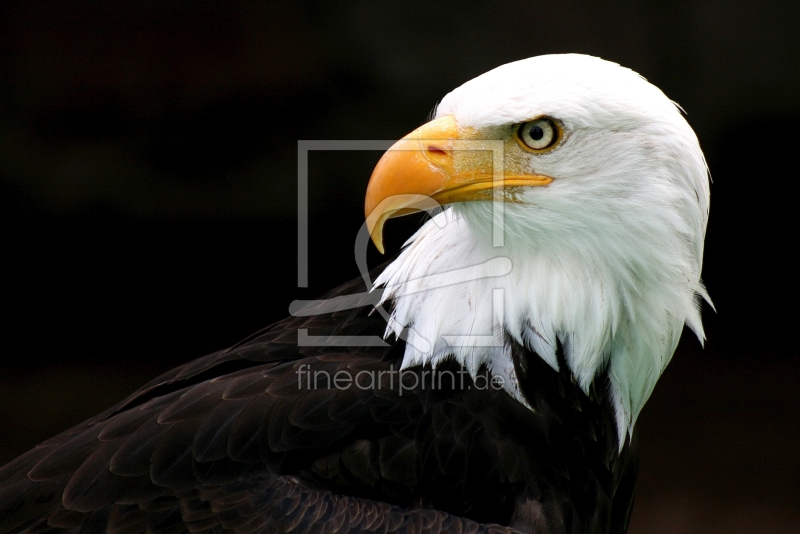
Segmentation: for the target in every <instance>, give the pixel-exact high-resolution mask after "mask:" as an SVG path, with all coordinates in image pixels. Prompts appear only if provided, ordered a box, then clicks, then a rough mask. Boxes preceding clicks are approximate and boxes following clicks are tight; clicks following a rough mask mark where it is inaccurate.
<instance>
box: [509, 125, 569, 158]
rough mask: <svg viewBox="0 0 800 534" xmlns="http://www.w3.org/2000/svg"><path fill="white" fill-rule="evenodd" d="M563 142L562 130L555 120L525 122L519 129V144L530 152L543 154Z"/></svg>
mask: <svg viewBox="0 0 800 534" xmlns="http://www.w3.org/2000/svg"><path fill="white" fill-rule="evenodd" d="M560 140H561V129H560V127H559V126H558V124H557V123H556V121H554V120H553V119H551V118H549V117H539V118H538V119H533V120H532V121H528V122H523V123H522V124H520V125H519V128H518V129H517V142H518V143H519V145H520V146H521V147H522V148H524V149H525V150H528V151H530V152H542V151H544V150H547V149H549V148H552V147H554V146H555V145H556V144H557V143H558V141H560Z"/></svg>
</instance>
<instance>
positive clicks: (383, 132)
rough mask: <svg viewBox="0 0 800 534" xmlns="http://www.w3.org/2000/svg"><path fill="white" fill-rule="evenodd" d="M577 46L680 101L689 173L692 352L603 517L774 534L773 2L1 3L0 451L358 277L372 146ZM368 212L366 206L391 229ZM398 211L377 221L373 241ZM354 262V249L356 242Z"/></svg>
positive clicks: (785, 281)
mask: <svg viewBox="0 0 800 534" xmlns="http://www.w3.org/2000/svg"><path fill="white" fill-rule="evenodd" d="M555 52H581V53H589V54H593V55H598V56H601V57H604V58H606V59H610V60H613V61H617V62H619V63H621V64H623V65H625V66H628V67H631V68H633V69H634V70H637V71H639V72H640V73H641V74H643V75H644V76H646V77H647V78H648V79H649V80H650V81H652V82H653V83H655V84H656V85H658V86H659V87H661V88H662V89H663V90H664V91H665V92H666V93H667V95H669V96H670V97H671V98H672V99H674V100H675V101H677V102H679V103H680V104H681V105H682V106H683V107H684V108H685V109H686V111H687V112H688V119H689V122H690V123H691V124H692V125H693V127H694V128H695V130H696V131H697V133H698V136H699V138H700V141H701V144H702V145H703V147H704V150H705V152H706V155H707V158H708V161H709V165H710V167H711V171H712V176H713V185H712V204H711V205H712V208H711V218H710V224H709V228H708V235H707V247H706V262H705V268H704V280H705V282H706V285H707V286H708V289H709V292H710V294H711V296H712V298H713V299H714V302H715V304H716V307H717V312H716V313H714V312H712V311H711V310H710V309H709V308H708V307H706V308H704V317H705V324H706V329H707V334H708V341H707V343H706V346H705V349H703V348H701V347H700V345H699V343H698V342H697V341H696V340H694V339H693V338H692V336H691V335H685V336H684V339H683V341H682V343H681V346H680V348H679V350H678V352H677V353H676V355H675V357H674V360H673V362H672V364H671V365H670V367H669V368H668V369H667V371H666V373H665V375H664V377H663V378H662V380H661V381H660V383H659V385H658V387H657V388H656V391H655V393H654V395H653V397H652V399H651V401H650V403H649V404H648V405H647V407H646V408H645V409H644V411H643V413H642V415H641V417H640V422H639V428H640V429H641V438H642V464H641V478H640V491H639V496H638V502H637V505H636V508H635V512H634V518H633V524H632V527H631V532H635V533H645V532H646V533H656V534H657V533H671V534H676V533H690V532H691V533H695V532H696V533H701V532H702V533H713V532H720V533H722V532H725V533H735V532H797V531H798V529H800V442H799V440H800V393H799V392H798V383H800V362H798V350H797V346H798V343H797V329H796V319H797V314H796V312H795V307H796V303H797V301H798V298H797V297H798V295H797V289H796V287H797V285H796V272H797V269H796V267H795V260H793V259H792V258H793V257H794V255H795V248H796V242H797V239H796V235H795V234H796V227H797V225H796V223H795V217H796V215H797V207H796V206H797V195H796V182H797V180H798V170H797V169H798V166H797V163H796V160H797V154H798V142H800V3H797V2H789V1H787V2H777V1H766V2H758V3H756V2H745V1H740V2H736V1H731V2H702V3H700V2H696V3H692V2H680V1H678V2H667V1H663V2H632V3H626V4H618V5H617V4H611V3H607V2H602V3H599V2H596V3H590V2H579V1H571V2H563V3H554V2H547V3H545V2H530V1H527V2H521V1H509V2H504V3H502V4H500V3H497V4H495V3H486V4H484V3H478V2H464V1H462V2H458V3H433V2H402V3H400V2H398V3H378V2H366V1H364V2H350V3H340V4H330V3H303V2H299V3H293V4H291V5H286V4H272V3H268V2H252V3H248V2H202V3H197V2H158V1H150V0H137V1H130V2H125V1H120V0H107V1H105V2H88V1H85V2H84V1H73V2H45V1H28V2H24V3H4V4H3V7H0V217H1V218H2V221H1V223H2V226H1V228H2V234H0V235H2V249H0V250H2V265H3V269H2V271H1V272H2V285H0V287H2V309H3V310H4V312H5V313H4V314H3V315H4V318H3V320H2V338H0V340H1V343H2V345H0V429H2V430H0V464H2V463H4V462H5V461H8V460H10V459H12V458H13V457H14V456H16V455H18V454H20V453H22V452H24V451H25V450H26V449H27V448H29V447H31V446H33V445H35V444H36V443H37V442H39V441H41V440H43V439H45V438H47V437H49V436H50V435H52V434H54V433H56V432H58V431H60V430H62V429H64V428H66V427H69V426H71V425H72V424H74V423H77V422H79V421H81V420H82V419H84V418H86V417H88V416H90V415H92V414H94V413H96V412H98V411H100V410H101V409H103V408H105V407H107V406H108V405H110V404H111V403H113V402H115V401H116V400H119V399H120V398H122V397H123V396H124V395H126V394H127V393H129V392H130V391H132V390H133V389H135V388H136V387H137V386H138V385H140V384H141V383H143V382H144V381H146V380H148V379H149V378H151V377H153V376H155V375H156V374H158V373H160V372H162V371H164V370H167V369H169V368H170V367H172V366H175V365H177V364H179V363H182V362H184V361H187V360H189V359H192V358H195V357H197V356H200V355H203V354H205V353H208V352H211V351H213V350H216V349H219V348H223V347H225V346H228V345H230V344H232V343H234V342H236V341H237V340H239V339H240V338H242V337H244V336H246V335H247V334H249V333H251V332H252V331H254V330H256V329H258V328H260V327H262V326H264V325H267V324H269V323H270V322H272V321H275V320H277V319H279V318H281V317H283V316H285V315H286V313H287V308H288V304H289V302H290V301H291V300H292V299H294V298H298V297H313V296H316V295H319V294H320V293H322V292H324V291H325V290H326V289H328V288H330V287H332V286H334V285H335V284H337V283H340V282H343V281H345V280H348V279H350V278H352V277H354V276H356V275H357V274H358V271H357V269H356V266H355V263H354V261H353V253H352V250H353V248H352V247H353V240H354V237H355V233H356V232H357V230H358V228H359V226H360V225H361V223H362V222H363V214H362V210H363V208H362V206H363V194H364V189H365V186H366V182H367V180H368V178H369V174H370V172H371V169H372V166H373V165H374V164H375V162H376V161H377V159H378V158H379V156H380V154H379V153H373V152H362V153H334V152H328V153H313V154H312V155H311V158H310V204H309V205H310V211H311V220H310V235H311V246H310V250H311V258H310V266H311V270H310V287H309V288H308V289H307V290H300V289H297V288H296V277H297V274H296V265H297V264H296V251H297V245H296V239H297V233H296V217H297V212H296V203H297V201H296V198H297V185H296V180H297V141H298V140H299V139H396V138H398V137H401V136H402V135H404V134H405V133H407V132H408V131H410V130H412V129H413V128H415V127H416V126H418V125H420V124H421V123H423V122H424V121H425V120H426V118H427V117H428V114H429V112H430V111H431V109H432V108H433V107H434V105H435V104H436V102H437V101H438V99H440V98H441V97H442V96H443V95H444V94H445V93H447V92H448V91H449V90H451V89H453V88H454V87H456V86H458V85H459V84H461V83H463V82H464V81H466V80H468V79H470V78H473V77H474V76H477V75H478V74H481V73H483V72H484V71H486V70H489V69H490V68H493V67H495V66H497V65H499V64H502V63H506V62H508V61H513V60H516V59H521V58H524V57H528V56H533V55H538V54H544V53H555ZM393 223H394V221H393ZM417 223H418V219H417V220H413V219H410V220H405V221H398V222H396V223H394V224H392V225H391V226H390V228H389V234H390V235H389V237H388V246H387V249H388V250H389V251H390V252H393V251H396V250H398V248H399V246H400V244H401V243H402V241H403V240H404V238H405V237H407V236H408V235H410V232H411V231H412V230H413V228H414V227H415V225H416V224H417ZM370 261H371V263H372V264H373V265H374V264H376V263H377V262H378V261H380V258H379V257H378V255H377V253H375V252H374V250H373V251H372V252H371V256H370Z"/></svg>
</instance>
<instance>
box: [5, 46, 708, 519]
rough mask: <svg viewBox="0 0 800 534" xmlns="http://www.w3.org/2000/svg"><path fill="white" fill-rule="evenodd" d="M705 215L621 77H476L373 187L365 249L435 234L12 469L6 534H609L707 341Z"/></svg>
mask: <svg viewBox="0 0 800 534" xmlns="http://www.w3.org/2000/svg"><path fill="white" fill-rule="evenodd" d="M708 206H709V187H708V170H707V167H706V163H705V160H704V157H703V153H702V152H701V149H700V146H699V143H698V141H697V137H696V136H695V134H694V132H693V131H692V129H691V128H690V126H689V125H688V124H687V122H686V120H685V119H684V118H683V116H682V114H681V112H680V110H679V108H678V107H677V106H676V104H674V103H673V102H672V101H670V100H669V99H668V98H667V97H666V96H665V95H664V94H663V93H662V92H661V91H660V90H659V89H658V88H656V87H654V86H653V85H651V84H650V83H648V82H647V81H646V80H645V79H644V78H642V77H641V76H639V75H638V74H636V73H635V72H633V71H631V70H628V69H626V68H623V67H621V66H619V65H617V64H615V63H611V62H607V61H604V60H601V59H598V58H594V57H589V56H583V55H551V56H539V57H534V58H530V59H526V60H522V61H517V62H514V63H510V64H507V65H503V66H501V67H498V68H496V69H494V70H492V71H490V72H487V73H485V74H483V75H481V76H479V77H477V78H475V79H473V80H471V81H469V82H467V83H465V84H463V85H462V86H461V87H459V88H457V89H455V90H454V91H452V92H451V93H449V94H448V95H446V96H445V97H444V98H443V99H442V101H441V102H440V103H439V105H438V107H437V108H436V113H435V116H434V118H433V120H432V121H430V122H428V123H427V124H425V125H423V126H421V127H420V128H418V129H417V130H415V131H414V132H412V133H411V134H409V135H408V136H406V137H405V138H403V139H401V140H400V141H398V143H397V144H396V145H395V146H394V147H392V149H390V150H389V151H387V152H386V154H385V155H384V156H383V157H382V158H381V160H380V161H379V162H378V164H377V166H376V168H375V171H374V172H373V175H372V177H371V178H370V181H369V184H368V187H367V194H366V227H367V228H368V231H369V233H370V235H371V237H372V240H373V242H374V243H375V245H376V246H377V247H378V249H380V250H381V251H383V243H382V231H383V227H384V224H385V223H386V221H387V220H388V219H390V218H391V217H394V216H399V215H403V214H405V213H409V212H412V211H415V210H428V211H430V212H431V218H430V219H429V220H427V222H425V224H424V225H422V227H421V228H420V229H419V231H418V232H417V233H416V234H415V235H414V236H413V237H411V238H410V239H409V240H408V242H407V243H406V245H405V247H404V248H403V250H402V251H401V252H400V253H399V255H398V256H397V257H396V258H395V259H394V260H393V261H391V262H389V263H388V264H387V265H385V266H384V267H382V268H379V269H378V271H377V272H375V273H373V275H374V276H375V280H374V282H371V286H365V284H364V281H363V280H362V279H360V278H359V279H357V280H355V281H353V282H351V283H348V284H345V285H343V286H341V287H339V288H337V289H335V290H333V291H332V292H331V293H330V294H329V295H328V297H329V298H331V299H332V301H336V298H340V297H342V296H345V295H355V296H354V297H352V298H351V302H350V304H349V305H347V306H339V307H336V306H333V307H331V306H328V307H327V308H326V307H325V306H324V305H314V306H317V308H314V306H311V307H306V308H304V310H303V312H302V313H296V314H294V316H292V317H289V318H287V319H286V320H284V321H281V322H279V323H276V324H274V325H272V326H270V327H268V328H266V329H265V330H263V331H261V332H259V333H257V334H255V335H253V336H252V337H250V338H249V339H246V340H244V341H242V342H241V343H239V344H237V345H235V346H234V347H231V348H229V349H227V350H223V351H220V352H216V353H213V354H210V355H208V356H205V357H203V358H200V359H197V360H194V361H192V362H189V363H187V364H185V365H183V366H182V367H179V368H177V369H174V370H172V371H170V372H167V373H165V374H163V375H162V376H160V377H158V378H156V379H155V380H153V381H152V382H150V383H149V384H147V385H145V386H144V387H142V388H141V389H139V390H138V391H136V392H135V393H133V394H132V395H130V396H129V397H128V398H126V399H125V400H123V401H122V402H120V403H119V404H118V405H116V406H114V407H112V408H110V409H108V410H107V411H106V412H104V413H101V414H100V415H98V416H96V417H93V418H91V419H89V420H88V421H86V422H84V423H82V424H80V425H78V426H76V427H74V428H72V429H70V430H67V431H66V432H63V433H62V434H59V435H58V436H55V437H54V438H52V439H49V440H48V441H45V442H44V443H42V444H41V445H39V446H37V447H36V448H35V449H33V450H31V451H30V452H28V453H26V454H24V455H23V456H21V457H19V458H17V459H16V460H14V461H12V462H11V463H9V464H7V465H6V466H5V467H3V468H2V469H0V531H2V532H4V533H7V532H15V533H16V532H45V531H63V532H81V533H90V532H109V533H120V534H122V533H126V534H136V533H143V532H158V533H181V532H228V531H230V532H237V533H241V534H245V533H290V532H291V533H306V532H309V533H310V532H328V533H334V532H336V533H354V532H382V533H386V532H397V533H405V532H429V533H438V532H473V533H475V532H498V533H499V532H527V533H548V534H557V533H623V532H625V531H626V530H627V526H628V522H629V519H630V515H631V509H632V505H633V499H634V488H635V483H636V476H637V440H636V432H635V424H636V419H637V416H638V415H639V413H640V411H641V409H642V407H643V405H644V404H645V402H646V401H647V399H648V397H649V396H650V394H651V393H652V391H653V388H654V386H655V384H656V381H657V380H658V378H659V376H660V375H661V373H662V372H663V371H664V368H665V367H666V365H667V364H668V362H669V360H670V358H671V356H672V354H673V352H674V350H675V347H676V345H677V343H678V339H679V337H680V335H681V332H682V329H683V326H684V324H685V325H687V326H688V327H689V328H690V329H692V330H693V331H694V333H695V334H696V335H697V336H698V338H699V339H700V340H701V342H702V340H703V337H704V334H703V327H702V324H701V319H700V315H699V298H701V297H702V298H705V299H706V300H708V297H707V295H706V292H705V290H704V288H703V285H702V283H701V281H700V271H701V266H702V258H703V241H704V235H705V229H706V222H707V218H708ZM329 302H330V301H329ZM384 306H385V308H384ZM378 309H380V310H383V311H384V313H375V311H376V310H378ZM386 310H388V311H386ZM301 332H302V333H305V334H306V335H310V336H318V337H320V338H325V339H334V340H339V341H338V342H334V343H302V342H298V340H299V336H300V333H301ZM365 336H378V337H379V341H380V339H381V338H382V339H383V340H385V342H379V343H366V344H364V343H361V344H359V343H355V342H353V343H350V342H348V340H356V339H362V338H363V337H365ZM353 345H355V346H353Z"/></svg>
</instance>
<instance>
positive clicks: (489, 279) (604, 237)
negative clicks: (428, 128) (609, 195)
mask: <svg viewBox="0 0 800 534" xmlns="http://www.w3.org/2000/svg"><path fill="white" fill-rule="evenodd" d="M505 210H506V217H505V224H506V226H505V241H506V246H504V247H493V246H492V237H491V235H490V228H491V225H490V224H487V221H490V220H491V203H488V202H478V203H475V202H471V203H465V204H456V205H453V206H451V207H449V208H448V209H446V210H444V211H443V212H441V213H439V214H438V215H436V216H435V217H433V218H432V219H431V220H430V221H428V222H427V223H426V224H425V225H424V226H423V227H422V228H421V229H420V230H419V231H418V232H417V233H416V234H415V235H414V236H413V237H412V238H411V239H409V241H408V243H407V244H406V245H407V246H406V248H405V249H404V250H403V251H402V253H401V254H400V256H399V257H398V258H397V260H395V261H394V262H393V263H392V264H391V265H390V266H389V267H388V268H387V269H386V270H385V271H384V272H383V273H382V274H381V276H380V277H379V278H378V279H377V280H376V281H375V286H376V287H377V286H385V287H386V291H385V293H384V297H383V298H384V300H388V299H393V310H392V316H391V317H392V320H391V322H390V324H389V326H388V328H387V332H386V335H387V336H388V335H390V334H391V333H394V334H395V335H399V334H400V333H401V332H402V331H403V330H404V329H408V332H407V336H408V337H407V340H408V344H407V348H406V353H405V357H404V360H403V367H404V368H406V367H410V366H414V365H418V364H431V365H432V366H434V367H435V366H436V365H438V364H439V363H440V362H441V361H443V360H444V359H446V358H455V359H456V360H457V361H458V362H459V363H461V364H462V365H464V366H465V367H466V369H467V370H468V371H469V372H470V373H471V374H472V375H473V377H474V376H475V374H476V373H477V371H478V369H479V368H480V366H481V365H484V364H485V365H486V366H487V367H488V369H489V370H490V371H491V372H492V373H493V374H494V375H496V376H500V377H502V383H503V385H504V388H505V389H506V391H507V392H508V393H509V394H510V395H512V396H513V397H515V398H516V399H518V400H519V401H520V402H522V403H523V404H526V403H525V400H524V399H523V397H522V394H521V392H520V389H519V386H518V383H517V379H516V376H515V373H514V366H513V362H512V359H511V356H510V351H509V347H508V345H507V342H506V340H507V338H506V336H510V338H512V339H513V340H514V341H516V342H517V343H520V344H522V345H524V346H526V347H527V348H529V349H531V350H533V351H535V352H536V353H537V354H538V355H539V356H540V357H541V358H542V359H543V360H544V361H546V362H547V363H548V364H549V365H550V366H551V367H553V368H554V369H558V363H557V359H556V346H557V343H558V342H559V341H560V343H561V345H562V347H563V350H564V355H565V359H566V362H567V365H568V366H569V369H570V371H571V372H572V374H573V375H574V377H575V379H576V381H577V382H578V384H579V385H580V386H581V387H582V388H583V389H584V391H587V392H588V389H589V386H590V385H591V383H592V381H593V380H594V378H595V377H596V376H597V375H598V374H599V373H600V372H602V370H604V369H608V373H609V378H610V383H611V395H612V399H613V402H614V403H615V408H616V416H617V425H618V430H619V435H620V445H622V443H623V442H624V439H625V437H626V436H627V435H628V433H629V432H631V431H632V429H633V425H634V423H635V421H636V418H637V416H638V414H639V411H640V410H641V408H642V407H643V405H644V403H645V402H646V401H647V399H648V397H649V396H650V394H651V393H652V391H653V388H654V386H655V383H656V381H657V380H658V378H659V376H660V375H661V373H662V371H663V370H664V368H665V367H666V365H667V363H669V360H670V358H671V356H672V353H673V351H674V350H675V347H676V345H677V343H678V339H679V337H680V334H681V331H682V328H683V324H684V323H686V324H688V325H689V326H690V327H691V328H692V329H693V330H694V331H695V332H696V334H697V335H698V337H699V338H700V339H701V341H702V339H703V331H702V325H701V322H700V317H699V313H698V309H697V303H696V296H695V295H696V293H700V294H701V295H705V292H704V290H703V288H702V285H701V284H700V282H699V265H698V264H697V261H693V260H692V257H693V254H691V252H690V251H679V250H675V249H674V248H671V247H669V246H665V242H664V238H665V235H664V234H665V232H667V231H670V232H671V231H674V228H668V226H669V225H667V224H664V221H659V220H658V219H654V220H655V224H654V225H649V226H648V225H647V224H642V225H641V227H638V228H624V231H626V232H627V233H628V234H629V235H627V236H625V238H623V239H620V236H618V235H613V233H614V232H608V231H607V227H606V231H603V230H601V229H600V228H599V227H598V226H597V224H592V221H588V220H587V221H576V220H575V219H574V216H572V220H571V221H570V222H569V224H570V225H571V227H570V228H565V229H564V233H562V234H561V235H556V236H553V235H552V230H549V233H548V232H546V231H545V230H546V229H545V228H544V227H547V228H549V229H552V228H558V227H559V224H560V222H559V221H558V220H557V219H558V216H557V214H556V213H553V212H550V213H549V214H548V215H549V216H545V217H541V215H542V213H539V216H540V217H538V218H535V219H534V218H531V217H526V216H525V213H526V211H525V210H530V206H521V205H506V207H505ZM572 213H573V214H574V212H572ZM536 221H539V222H538V223H537V222H536ZM561 222H562V223H564V224H566V221H561ZM540 225H541V226H540ZM659 229H661V230H662V231H659ZM566 234H569V235H566ZM610 234H611V235H610ZM685 244H686V245H691V244H690V243H685ZM690 248H691V247H690ZM498 258H507V259H504V260H503V261H497V259H498ZM491 260H496V261H494V262H492V261H491ZM509 260H510V262H509ZM487 262H488V263H487ZM474 266H481V268H480V269H479V270H478V271H474V273H476V275H475V276H469V270H468V269H469V268H471V267H474ZM464 269H467V271H466V272H467V275H468V276H467V278H472V279H471V280H468V281H464V277H463V275H464V272H465V271H463V270H464ZM459 270H460V271H459ZM453 271H459V272H460V276H458V277H455V278H453V277H452V275H445V274H444V273H451V272H453ZM432 275H444V276H432ZM498 290H499V291H498ZM468 336H473V337H471V338H470V337H468ZM526 405H527V404H526Z"/></svg>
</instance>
